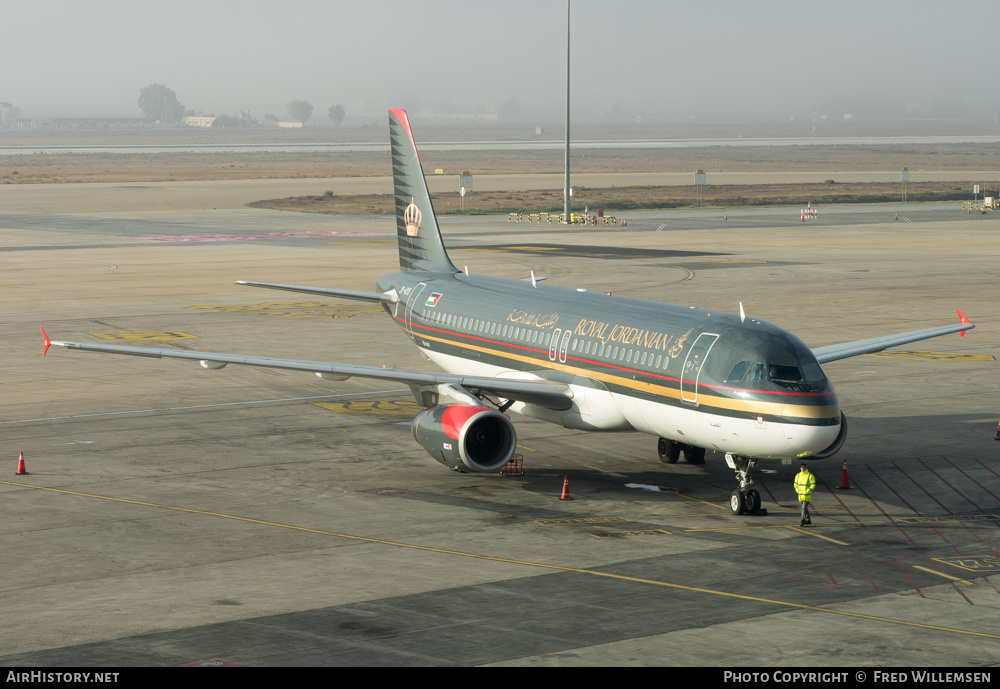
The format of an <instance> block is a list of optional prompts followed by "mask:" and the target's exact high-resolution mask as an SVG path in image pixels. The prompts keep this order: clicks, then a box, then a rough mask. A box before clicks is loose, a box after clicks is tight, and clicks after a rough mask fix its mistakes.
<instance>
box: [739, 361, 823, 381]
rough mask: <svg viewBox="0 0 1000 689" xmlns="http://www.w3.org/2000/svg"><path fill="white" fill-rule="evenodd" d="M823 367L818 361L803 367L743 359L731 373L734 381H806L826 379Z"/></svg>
mask: <svg viewBox="0 0 1000 689" xmlns="http://www.w3.org/2000/svg"><path fill="white" fill-rule="evenodd" d="M825 378H826V376H824V375H823V369H821V368H820V366H819V364H817V363H813V362H810V363H807V364H804V365H803V366H802V367H801V368H800V367H798V366H787V365H783V364H765V363H763V362H760V361H757V362H754V363H751V362H749V361H741V362H739V363H738V364H736V366H734V367H733V371H732V373H730V374H729V380H730V381H732V382H736V381H741V382H753V381H758V380H771V381H774V382H776V383H806V382H817V381H821V380H824V379H825Z"/></svg>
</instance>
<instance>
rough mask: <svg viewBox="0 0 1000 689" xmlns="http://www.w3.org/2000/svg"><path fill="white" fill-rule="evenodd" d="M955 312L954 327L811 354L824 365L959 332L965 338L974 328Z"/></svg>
mask: <svg viewBox="0 0 1000 689" xmlns="http://www.w3.org/2000/svg"><path fill="white" fill-rule="evenodd" d="M956 311H958V318H959V322H958V323H957V324H954V325H941V326H938V327H936V328H924V329H923V330H911V331H910V332H906V333H897V334H895V335H883V336H882V337H870V338H868V339H866V340H855V341H854V342H842V343H840V344H833V345H826V346H825V347H815V348H814V349H813V350H812V353H813V355H814V356H815V357H816V361H818V362H819V363H821V364H825V363H827V362H828V361H837V360H838V359H846V358H848V357H852V356H858V355H859V354H871V353H872V352H881V351H882V350H883V349H888V348H889V347H898V346H899V345H904V344H908V343H910V342H918V341H920V340H927V339H930V338H932V337H938V336H940V335H947V334H949V333H957V332H961V333H962V337H965V331H966V330H971V329H972V328H975V327H976V326H975V325H973V323H972V322H971V321H970V320H969V319H968V318H966V317H965V314H964V313H962V312H961V310H958V309H956Z"/></svg>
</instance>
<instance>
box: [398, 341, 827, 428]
mask: <svg viewBox="0 0 1000 689" xmlns="http://www.w3.org/2000/svg"><path fill="white" fill-rule="evenodd" d="M412 327H414V328H419V329H420V330H421V331H422V332H421V333H420V337H422V338H423V339H426V340H431V341H434V342H440V343H442V344H446V345H451V346H453V347H458V348H460V349H466V350H471V351H474V352H482V353H485V354H491V355H493V356H498V357H501V358H504V359H509V360H513V361H518V362H521V363H526V364H532V365H534V366H536V367H537V366H539V365H541V366H542V368H547V369H554V370H558V371H564V372H566V373H572V374H573V375H579V376H586V377H588V378H593V379H594V380H598V381H601V382H604V383H613V384H615V385H620V386H622V387H626V388H631V389H633V390H638V391H640V392H645V393H647V394H651V395H657V396H659V397H666V398H669V399H674V400H680V399H681V393H680V389H679V388H672V387H668V386H666V385H659V384H656V383H646V382H643V381H640V380H635V379H633V378H627V377H625V376H623V375H614V374H612V373H607V372H604V371H594V370H591V369H587V368H583V367H579V366H570V365H567V364H563V363H560V362H558V361H552V360H551V359H549V358H548V351H547V350H541V349H532V350H531V351H536V352H538V353H540V354H542V355H543V356H545V360H544V361H540V360H539V359H537V358H534V357H529V356H524V355H521V354H516V353H514V352H504V351H500V350H498V349H494V348H492V347H485V346H481V345H475V344H471V343H469V342H461V341H456V340H449V339H446V338H443V337H436V336H434V335H429V334H427V333H426V331H427V330H432V328H429V327H428V326H425V325H420V324H412ZM443 332H445V331H443ZM454 336H455V337H458V338H470V337H472V338H475V339H477V340H480V341H482V342H490V340H484V339H482V338H478V337H475V336H470V335H462V334H458V333H455V334H454ZM501 344H502V345H504V346H507V347H515V348H518V349H531V348H529V347H525V346H523V345H516V344H508V343H501ZM566 358H567V359H572V358H575V357H566ZM594 363H596V364H597V365H598V366H604V364H601V363H599V362H594ZM637 373H639V374H641V375H655V374H648V373H644V372H642V371H637ZM698 406H708V407H716V408H718V409H726V410H729V411H738V412H745V413H749V414H765V415H767V416H768V417H777V416H782V417H786V418H802V419H832V418H837V417H838V410H837V408H836V407H835V406H834V405H822V406H820V405H802V404H782V403H778V402H759V401H753V400H738V399H734V398H731V397H716V396H715V395H709V394H706V393H704V392H699V395H698Z"/></svg>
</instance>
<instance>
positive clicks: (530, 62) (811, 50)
mask: <svg viewBox="0 0 1000 689" xmlns="http://www.w3.org/2000/svg"><path fill="white" fill-rule="evenodd" d="M998 10H1000V3H998V2H996V1H985V0H971V1H967V2H963V3H959V4H957V5H950V4H949V3H943V2H939V1H925V0H909V1H907V2H903V1H899V2H897V1H895V0H893V1H886V2H879V1H878V0H869V1H859V2H838V1H837V0H831V1H829V2H823V3H803V2H801V1H799V2H791V1H787V2H786V1H784V0H769V1H768V2H764V3H752V2H745V1H739V2H735V1H729V0H716V1H715V2H713V3H696V2H690V1H688V2H663V1H662V0H632V1H619V2H608V1H607V0H604V1H599V0H574V1H573V7H572V29H573V80H572V84H573V94H574V109H577V108H580V109H583V110H593V111H599V112H610V111H613V110H616V109H617V110H616V111H620V112H623V113H633V112H636V113H640V112H652V111H660V112H664V113H669V114H671V116H674V117H687V116H691V115H693V116H697V117H700V118H701V117H707V118H711V117H720V118H732V117H737V116H739V115H741V114H744V115H747V116H749V117H760V116H768V117H776V118H777V117H782V116H787V115H801V114H803V113H812V112H813V111H814V110H819V111H825V109H826V108H828V107H829V104H830V103H831V102H833V101H838V102H839V101H844V100H849V99H851V98H886V99H902V100H904V101H916V102H928V101H931V100H933V99H935V98H949V99H963V100H966V101H968V102H969V103H970V104H971V103H974V102H977V101H978V102H983V101H991V102H995V101H996V100H997V96H994V95H993V92H994V91H995V90H996V84H997V67H998V66H1000V54H998V52H997V51H996V49H995V48H994V46H996V45H997V43H998V40H997V31H998V27H1000V23H998V22H1000V11H998ZM565 40H566V2H565V0H530V1H529V0H504V1H503V2H489V3H487V2H482V1H477V0H463V1H457V0H405V1H404V0H365V1H364V2H360V1H358V2H336V1H334V0H316V1H313V0H283V1H281V2H275V1H273V0H272V1H268V2H263V1H260V0H245V1H244V2H240V3H234V2H212V1H211V0H208V1H206V0H199V1H197V2H194V1H190V0H159V1H157V2H146V1H145V0H89V1H88V2H70V1H68V0H60V1H53V0H0V64H2V68H0V101H6V102H10V103H13V104H14V105H16V106H19V107H20V108H21V109H22V112H24V113H25V114H36V113H43V114H44V113H48V114H119V115H133V116H140V115H141V112H140V111H139V108H138V106H137V105H136V100H137V98H138V95H139V89H140V88H142V87H143V86H146V85H148V84H151V83H154V82H157V83H162V84H165V85H167V86H168V87H170V88H172V89H173V90H174V91H176V92H177V95H178V97H179V99H180V100H181V102H182V103H184V105H185V106H186V107H188V108H191V109H194V110H196V111H201V112H204V113H206V114H209V113H211V114H236V113H237V112H238V111H239V110H244V109H249V110H250V111H251V112H252V113H253V115H255V116H257V117H262V116H263V115H264V114H265V113H275V114H278V115H280V116H281V117H282V118H284V117H285V114H286V113H285V105H286V104H287V103H288V102H289V101H291V100H293V99H306V100H309V101H310V102H311V103H312V104H313V106H314V107H315V111H314V114H313V121H319V120H323V121H326V117H325V115H326V110H327V108H328V107H329V106H330V105H332V104H334V103H342V104H343V105H344V107H345V108H346V109H347V113H348V117H349V118H351V117H352V116H357V115H358V114H359V113H360V112H363V111H367V112H369V113H376V112H378V113H381V111H382V110H383V109H384V108H386V107H390V106H395V105H403V106H404V107H412V104H413V103H414V102H415V100H416V98H424V99H427V100H430V101H434V100H440V99H451V100H454V101H459V102H461V103H469V104H475V103H482V104H484V105H485V106H487V107H489V108H492V107H493V106H494V105H495V103H496V102H497V101H498V100H499V99H516V100H517V101H518V102H519V103H520V105H521V108H522V110H535V109H539V110H540V109H542V108H546V109H549V110H550V111H551V112H552V113H554V114H555V116H556V117H558V116H559V115H558V113H560V112H561V109H562V103H563V99H564V97H565V96H564V89H565V86H564V83H565V82H564V79H565V76H564V69H565ZM831 114H833V113H831ZM991 119H992V118H991ZM379 120H380V121H381V115H380V117H379Z"/></svg>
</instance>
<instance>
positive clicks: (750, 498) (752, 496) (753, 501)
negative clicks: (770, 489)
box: [746, 489, 760, 514]
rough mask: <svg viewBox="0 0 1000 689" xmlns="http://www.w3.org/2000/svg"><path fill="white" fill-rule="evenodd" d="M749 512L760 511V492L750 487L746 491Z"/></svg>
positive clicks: (755, 512)
mask: <svg viewBox="0 0 1000 689" xmlns="http://www.w3.org/2000/svg"><path fill="white" fill-rule="evenodd" d="M746 511H747V514H757V513H758V512H759V511H760V493H758V492H757V491H755V490H753V489H750V490H748V491H747V493H746Z"/></svg>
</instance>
